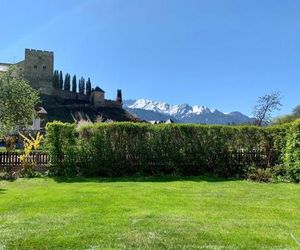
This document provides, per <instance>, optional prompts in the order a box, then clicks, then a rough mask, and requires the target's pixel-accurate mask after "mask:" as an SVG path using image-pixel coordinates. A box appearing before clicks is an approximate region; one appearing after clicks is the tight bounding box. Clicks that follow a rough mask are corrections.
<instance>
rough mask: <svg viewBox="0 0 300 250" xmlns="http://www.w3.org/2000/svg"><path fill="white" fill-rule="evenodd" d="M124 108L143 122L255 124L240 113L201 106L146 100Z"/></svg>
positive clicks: (133, 102)
mask: <svg viewBox="0 0 300 250" xmlns="http://www.w3.org/2000/svg"><path fill="white" fill-rule="evenodd" d="M123 107H124V108H125V109H126V110H128V111H129V112H131V113H132V114H135V115H136V116H137V117H139V118H140V119H143V120H147V121H151V120H167V119H169V118H171V119H173V120H174V121H175V122H179V123H206V124H241V123H253V118H250V117H248V116H246V115H244V114H242V113H240V112H237V111H235V112H231V113H223V112H221V111H219V110H217V109H209V108H208V107H206V106H201V105H194V106H191V105H188V104H179V105H170V104H168V103H164V102H158V101H151V100H146V99H139V100H126V101H124V102H123Z"/></svg>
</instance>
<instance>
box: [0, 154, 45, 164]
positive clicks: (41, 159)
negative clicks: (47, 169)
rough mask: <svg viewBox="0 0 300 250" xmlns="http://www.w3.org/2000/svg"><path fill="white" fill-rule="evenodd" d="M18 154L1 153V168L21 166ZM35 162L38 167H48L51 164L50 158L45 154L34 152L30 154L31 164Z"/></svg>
mask: <svg viewBox="0 0 300 250" xmlns="http://www.w3.org/2000/svg"><path fill="white" fill-rule="evenodd" d="M20 155H21V153H18V152H0V168H6V167H18V166H21V165H22V164H21V161H20V158H19V156H20ZM33 162H35V163H36V165H37V166H46V165H48V164H49V162H50V156H49V154H48V153H44V152H33V153H31V154H30V158H29V163H33Z"/></svg>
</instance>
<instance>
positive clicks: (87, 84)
mask: <svg viewBox="0 0 300 250" xmlns="http://www.w3.org/2000/svg"><path fill="white" fill-rule="evenodd" d="M85 91H86V92H85V93H86V95H88V96H89V95H91V92H92V83H91V79H90V78H88V80H87V82H86V90H85Z"/></svg>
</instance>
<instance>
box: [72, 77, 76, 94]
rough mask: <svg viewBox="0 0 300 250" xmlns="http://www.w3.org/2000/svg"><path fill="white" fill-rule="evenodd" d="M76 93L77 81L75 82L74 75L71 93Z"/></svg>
mask: <svg viewBox="0 0 300 250" xmlns="http://www.w3.org/2000/svg"><path fill="white" fill-rule="evenodd" d="M76 91H77V80H76V75H74V76H73V79H72V92H74V93H76Z"/></svg>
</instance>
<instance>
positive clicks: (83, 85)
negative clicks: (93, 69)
mask: <svg viewBox="0 0 300 250" xmlns="http://www.w3.org/2000/svg"><path fill="white" fill-rule="evenodd" d="M84 87H85V80H84V78H83V77H81V79H80V81H79V93H80V94H82V95H84Z"/></svg>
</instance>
